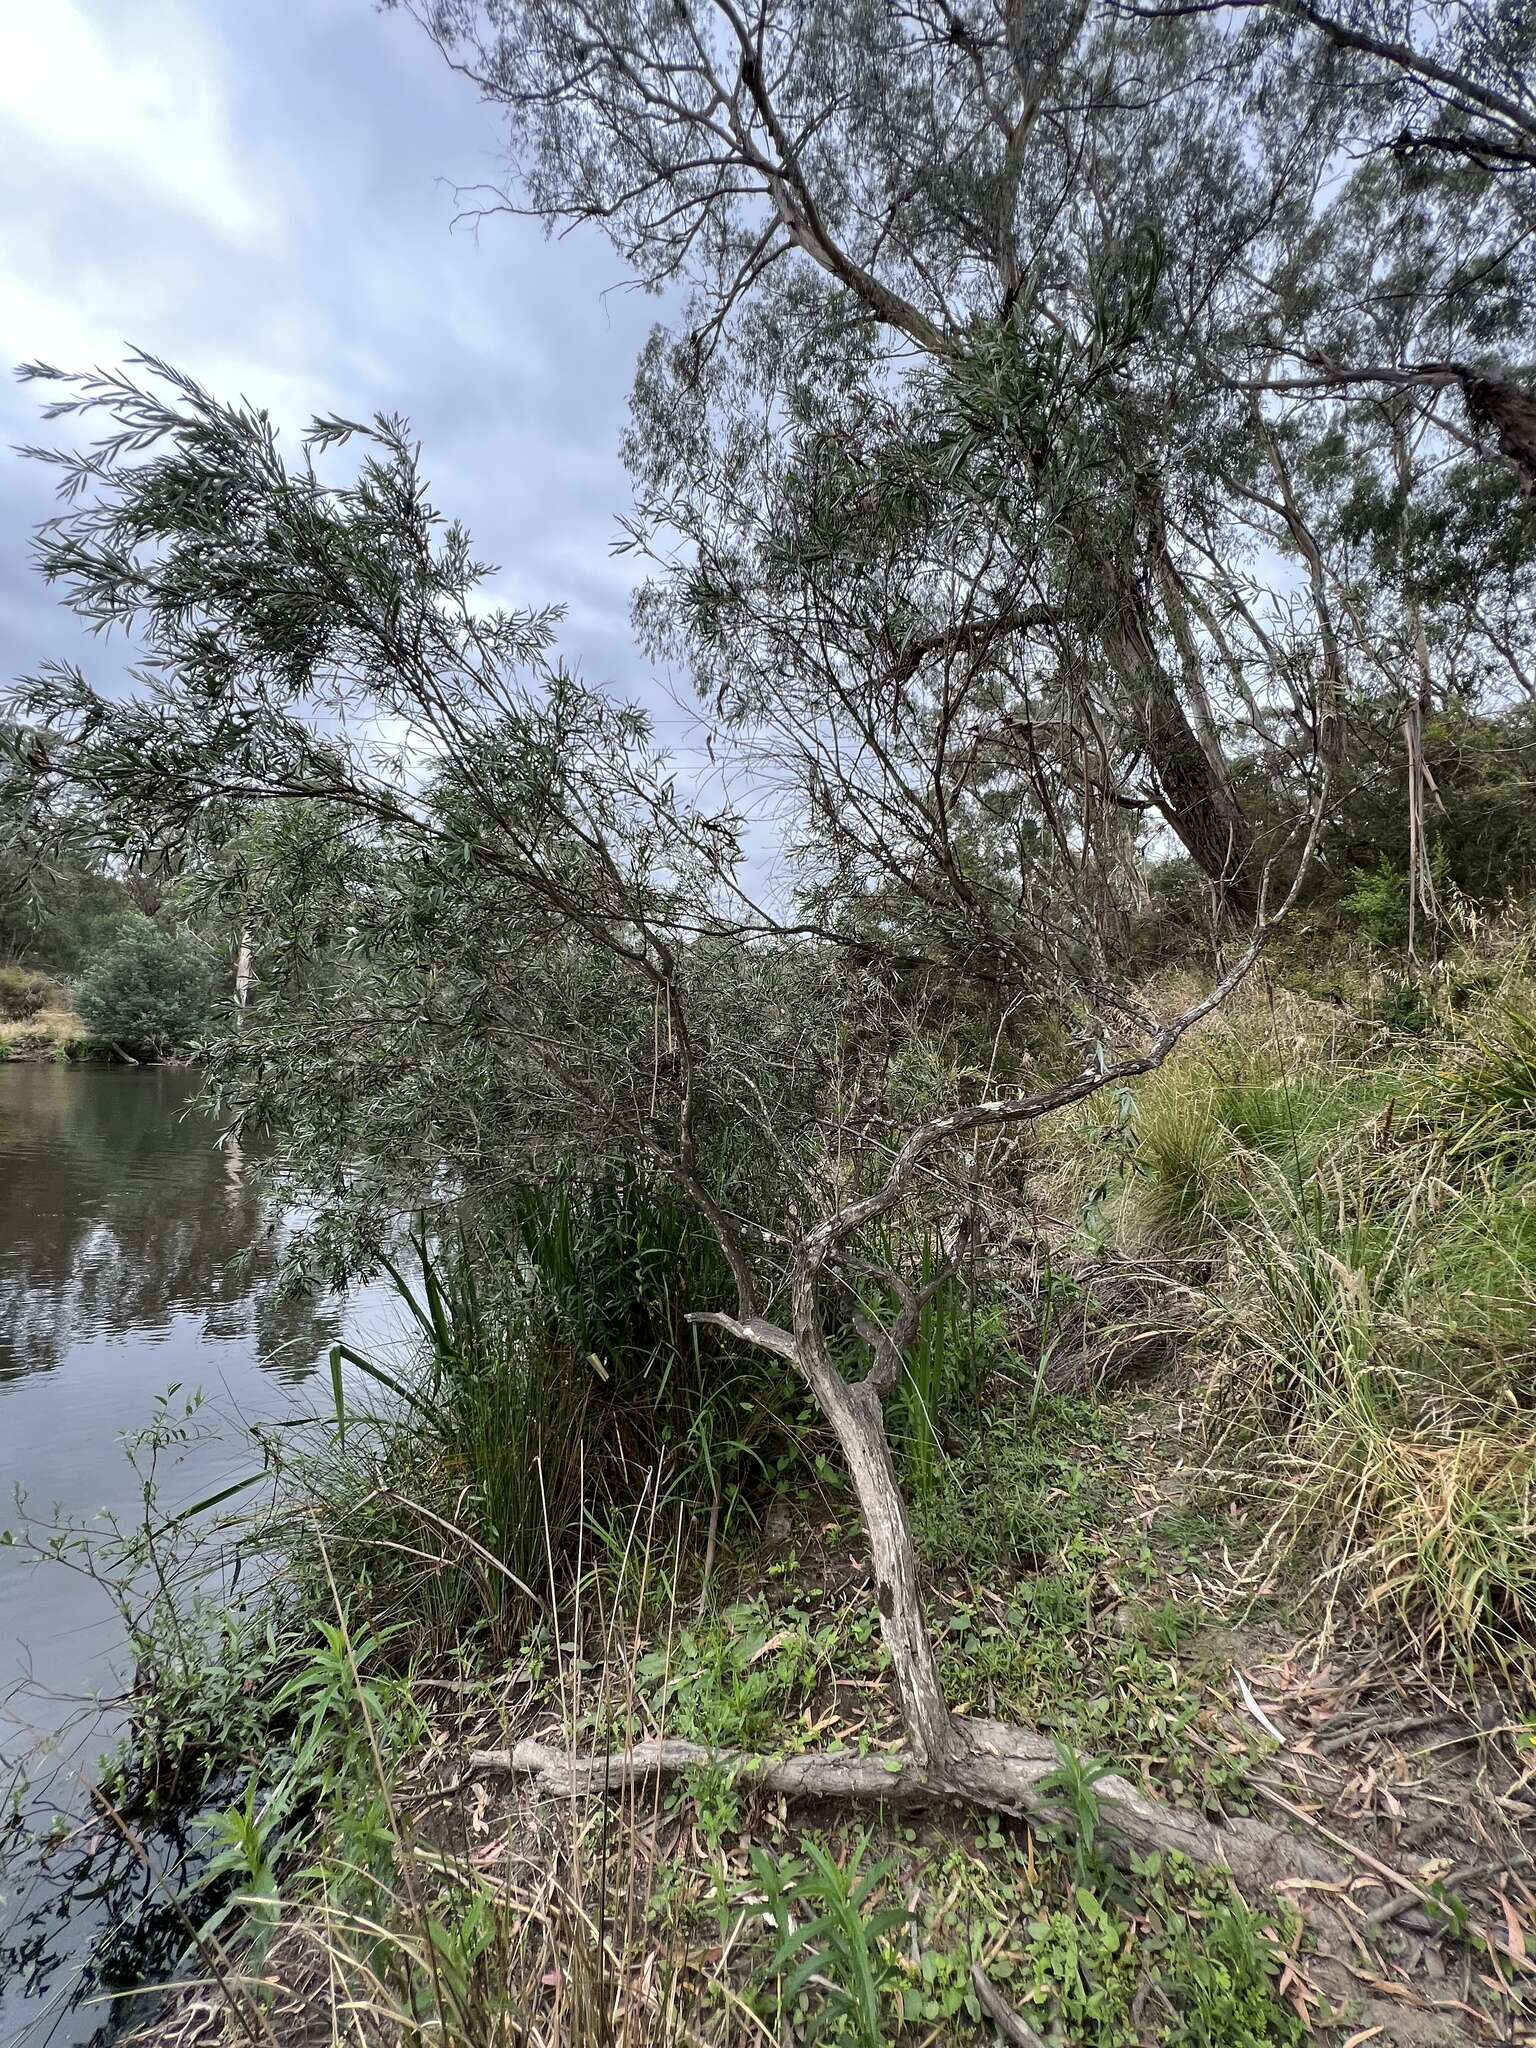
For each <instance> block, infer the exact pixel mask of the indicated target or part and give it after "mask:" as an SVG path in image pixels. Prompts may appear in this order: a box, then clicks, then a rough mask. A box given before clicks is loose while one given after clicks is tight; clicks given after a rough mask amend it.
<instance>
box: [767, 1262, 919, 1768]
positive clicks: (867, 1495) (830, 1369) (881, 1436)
mask: <svg viewBox="0 0 1536 2048" xmlns="http://www.w3.org/2000/svg"><path fill="white" fill-rule="evenodd" d="M794 1297H795V1341H796V1347H797V1351H798V1362H799V1365H800V1369H801V1371H802V1372H803V1373H804V1374H805V1377H806V1379H807V1380H808V1381H809V1383H810V1387H811V1391H812V1393H813V1394H814V1395H815V1396H816V1399H817V1401H818V1402H819V1403H820V1405H821V1409H822V1413H823V1414H824V1415H825V1416H826V1418H827V1420H828V1422H830V1423H831V1425H832V1431H833V1434H834V1435H835V1436H836V1438H837V1442H838V1448H839V1449H840V1450H841V1451H842V1454H843V1461H844V1463H845V1464H846V1465H847V1467H848V1476H849V1478H850V1479H851V1480H852V1481H853V1491H854V1496H855V1498H856V1499H857V1501H858V1503H859V1513H860V1515H861V1517H862V1518H863V1523H864V1532H865V1535H866V1536H867V1538H868V1540H869V1552H870V1560H871V1562H872V1564H873V1566H874V1573H875V1603H876V1605H877V1607H878V1608H879V1610H880V1634H881V1637H882V1639H883V1640H884V1643H885V1647H886V1649H887V1650H888V1651H889V1653H890V1659H891V1680H892V1683H893V1685H894V1686H895V1689H896V1702H897V1706H898V1707H899V1709H900V1712H901V1722H902V1727H903V1728H904V1729H905V1731H906V1735H907V1740H908V1741H909V1743H910V1744H911V1746H912V1751H913V1754H914V1756H915V1757H916V1758H917V1760H918V1762H919V1763H920V1764H922V1765H924V1766H931V1767H933V1768H940V1767H942V1766H943V1764H944V1762H945V1761H946V1759H947V1758H948V1756H949V1754H950V1751H951V1749H952V1748H953V1746H954V1718H953V1716H952V1715H951V1713H950V1711H949V1706H948V1703H947V1702H946V1700H945V1698H944V1688H943V1686H942V1684H941V1683H940V1681H939V1666H938V1660H937V1658H936V1657H935V1656H934V1653H933V1639H932V1637H931V1636H930V1635H929V1632H928V1625H927V1622H926V1620H925V1619H924V1615H923V1595H922V1588H921V1585H920V1583H919V1580H918V1571H917V1550H916V1546H915V1545H914V1544H913V1541H912V1524H911V1521H910V1519H909V1518H908V1515H907V1504H906V1501H905V1500H904V1499H903V1498H902V1492H901V1485H900V1482H899V1481H898V1479H897V1477H896V1464H895V1460H894V1459H893V1458H892V1456H891V1446H890V1439H889V1438H888V1437H887V1436H886V1433H885V1417H884V1415H883V1414H882V1412H881V1407H880V1396H879V1394H878V1392H877V1391H876V1389H875V1388H874V1387H873V1386H871V1385H870V1384H869V1383H868V1382H867V1381H866V1382H864V1383H862V1384H858V1385H851V1384H850V1383H849V1382H848V1381H847V1380H845V1379H844V1378H843V1376H842V1374H841V1373H840V1372H839V1371H838V1369H837V1366H836V1364H835V1362H834V1361H833V1359H832V1357H831V1355H830V1353H829V1351H828V1349H827V1344H826V1338H825V1336H824V1334H823V1332H822V1327H821V1317H820V1311H819V1307H818V1304H817V1301H816V1274H815V1268H814V1267H813V1266H812V1265H811V1263H810V1262H809V1261H808V1260H802V1262H801V1263H800V1265H799V1267H798V1269H797V1271H796V1274H795V1285H794Z"/></svg>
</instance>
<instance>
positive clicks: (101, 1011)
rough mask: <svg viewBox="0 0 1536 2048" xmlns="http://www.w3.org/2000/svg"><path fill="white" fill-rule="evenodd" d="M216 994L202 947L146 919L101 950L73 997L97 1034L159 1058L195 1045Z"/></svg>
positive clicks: (135, 1052)
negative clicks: (99, 956) (99, 955)
mask: <svg viewBox="0 0 1536 2048" xmlns="http://www.w3.org/2000/svg"><path fill="white" fill-rule="evenodd" d="M212 995H213V980H212V974H211V971H210V967H209V962H208V959H207V956H206V955H205V954H204V953H203V952H202V951H201V949H200V948H198V947H197V946H196V945H194V944H193V943H192V942H191V941H190V940H188V939H186V938H183V937H182V936H181V935H180V934H179V933H176V932H171V931H166V930H165V929H163V928H162V927H161V926H159V925H155V924H151V923H150V922H149V920H148V919H145V920H144V921H143V922H142V923H141V924H138V925H136V926H134V927H133V928H132V929H131V930H130V931H128V932H126V933H125V934H124V935H123V937H122V938H120V939H119V940H118V941H117V942H116V944H115V945H113V946H112V947H111V948H110V949H109V950H108V951H107V952H106V953H104V954H102V956H101V958H100V959H99V960H97V961H96V963H95V965H94V966H93V967H92V968H91V969H90V971H89V973H87V974H86V975H85V977H84V979H83V980H82V981H81V983H80V985H79V988H78V990H77V991H76V997H75V1000H76V1005H77V1007H78V1009H79V1011H80V1015H81V1017H82V1018H83V1019H84V1020H85V1025H86V1029H87V1030H88V1031H89V1032H90V1033H91V1035H92V1037H93V1038H97V1039H101V1040H103V1041H105V1042H106V1043H108V1044H110V1045H115V1046H118V1047H120V1048H121V1049H122V1051H124V1052H126V1053H129V1054H131V1055H132V1056H133V1058H135V1059H143V1060H160V1059H164V1058H166V1056H167V1055H168V1054H170V1053H173V1052H177V1051H180V1050H182V1049H184V1048H185V1047H186V1046H188V1045H190V1044H191V1042H192V1039H193V1038H194V1037H195V1035H196V1033H197V1031H198V1029H199V1028H200V1026H201V1025H202V1024H203V1022H204V1021H205V1019H206V1018H207V1015H208V1008H209V1004H210V1002H211V1000H212Z"/></svg>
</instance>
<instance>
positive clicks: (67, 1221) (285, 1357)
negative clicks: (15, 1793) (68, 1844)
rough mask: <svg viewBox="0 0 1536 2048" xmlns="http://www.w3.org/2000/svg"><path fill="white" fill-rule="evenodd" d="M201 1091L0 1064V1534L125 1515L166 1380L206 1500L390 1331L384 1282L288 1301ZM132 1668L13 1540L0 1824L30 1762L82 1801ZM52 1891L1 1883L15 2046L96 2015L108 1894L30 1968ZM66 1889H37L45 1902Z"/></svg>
mask: <svg viewBox="0 0 1536 2048" xmlns="http://www.w3.org/2000/svg"><path fill="white" fill-rule="evenodd" d="M196 1090H197V1082H196V1079H195V1077H194V1076H193V1075H190V1074H188V1073H186V1072H176V1071H169V1070H164V1069H153V1068H150V1069H144V1070H142V1071H134V1070H122V1069H108V1068H85V1069H79V1068H65V1067H53V1066H23V1065H19V1064H17V1065H9V1066H0V1527H10V1528H13V1529H14V1528H16V1527H18V1526H19V1524H20V1522H21V1521H23V1520H26V1519H28V1518H29V1517H30V1518H31V1520H32V1522H33V1524H34V1526H35V1525H36V1524H38V1523H41V1522H51V1521H52V1520H53V1519H54V1518H55V1516H56V1515H57V1516H58V1517H59V1518H60V1519H62V1520H64V1521H68V1522H72V1523H77V1524H78V1523H81V1522H88V1521H90V1520H92V1519H93V1518H99V1517H101V1516H102V1514H103V1512H104V1511H106V1512H115V1513H116V1514H118V1515H119V1516H122V1517H124V1518H126V1519H129V1520H131V1519H133V1518H134V1517H135V1515H136V1514H137V1513H138V1512H139V1511H140V1508H141V1496H140V1492H139V1481H138V1479H137V1478H136V1476H135V1473H134V1470H133V1467H132V1466H131V1464H130V1463H129V1460H128V1458H127V1456H126V1454H125V1450H124V1446H123V1438H124V1437H125V1435H129V1434H131V1433H132V1432H135V1431H138V1430H141V1429H143V1428H144V1427H145V1425H146V1424H147V1423H149V1422H150V1420H151V1419H152V1417H153V1414H154V1411H155V1403H156V1397H157V1396H158V1395H160V1394H162V1393H164V1392H165V1390H166V1389H167V1388H168V1387H170V1386H172V1385H176V1386H179V1388H180V1389H181V1394H180V1396H179V1397H178V1398H179V1400H182V1401H184V1399H185V1397H186V1395H187V1394H188V1393H190V1392H191V1391H192V1390H193V1389H201V1390H202V1391H203V1392H204V1393H205V1395H206V1396H207V1405H206V1407H205V1409H204V1411H203V1417H204V1419H207V1420H211V1421H213V1422H216V1423H218V1424H219V1425H220V1427H219V1428H218V1429H217V1430H216V1431H210V1432H207V1433H206V1434H205V1433H204V1432H201V1431H200V1432H199V1435H200V1439H201V1440H200V1441H198V1442H197V1443H196V1444H195V1445H194V1446H193V1447H192V1448H191V1450H190V1452H189V1453H188V1455H187V1456H186V1457H185V1459H184V1460H183V1461H182V1463H181V1464H180V1465H179V1466H177V1467H176V1468H175V1469H174V1470H172V1471H171V1472H170V1473H169V1474H168V1475H167V1483H166V1492H167V1496H168V1500H169V1502H170V1504H172V1505H174V1504H176V1502H177V1501H178V1500H180V1501H189V1500H193V1499H197V1498H199V1497H201V1496H203V1495H206V1494H207V1493H208V1492H210V1491H212V1490H213V1489H214V1488H216V1487H217V1485H218V1484H219V1482H220V1480H221V1479H225V1478H232V1477H235V1476H238V1475H240V1474H242V1473H244V1472H245V1471H248V1470H250V1469H251V1467H252V1464H253V1462H259V1461H253V1458H252V1453H251V1449H250V1446H249V1444H248V1443H247V1442H245V1441H244V1440H243V1432H242V1428H241V1423H242V1420H248V1421H256V1420H260V1421H270V1420H273V1419H276V1418H279V1417H286V1416H290V1415H294V1414H297V1413H302V1412H305V1411H308V1412H313V1411H314V1410H315V1409H316V1408H317V1407H319V1406H322V1405H324V1403H325V1402H326V1401H327V1400H328V1398H329V1385H328V1381H327V1380H326V1377H325V1374H324V1373H323V1372H321V1374H320V1378H319V1380H318V1381H317V1380H316V1379H315V1374H316V1371H317V1368H320V1367H322V1366H323V1363H324V1360H325V1357H326V1354H327V1352H328V1351H329V1348H330V1346H331V1345H332V1344H334V1343H335V1342H336V1341H337V1340H338V1338H340V1337H342V1336H343V1335H345V1336H346V1337H347V1339H348V1341H349V1342H351V1343H354V1344H357V1345H359V1347H360V1348H361V1347H363V1346H365V1345H370V1344H371V1345H373V1346H374V1347H375V1348H386V1349H387V1348H393V1346H394V1344H395V1343H396V1342H397V1341H398V1325H397V1324H396V1323H395V1321H394V1319H393V1317H392V1316H391V1314H390V1312H389V1309H388V1306H387V1304H386V1303H385V1302H384V1300H383V1299H382V1297H381V1296H379V1295H378V1294H377V1293H375V1292H372V1291H370V1290H362V1291H361V1292H360V1293H358V1294H356V1295H354V1296H353V1297H351V1298H350V1299H348V1300H345V1301H343V1300H341V1299H339V1298H337V1297H334V1296H333V1297H331V1298H330V1299H329V1300H324V1301H300V1302H295V1301H292V1300H288V1299H284V1298H283V1297H282V1295H281V1294H280V1292H279V1289H278V1286H277V1262H278V1257H279V1254H280V1252H281V1249H282V1245H283V1242H284V1237H285V1233H286V1231H287V1229H288V1227H289V1226H288V1223H287V1221H286V1219H285V1218H284V1217H283V1216H282V1214H281V1213H280V1212H276V1211H274V1210H273V1209H272V1207H271V1206H270V1204H269V1203H267V1202H265V1201H264V1200H263V1197H262V1196H261V1194H260V1193H259V1191H258V1190H257V1189H256V1187H255V1186H254V1185H253V1182H252V1176H251V1174H250V1172H249V1162H248V1161H247V1160H246V1159H245V1158H243V1157H242V1156H241V1154H240V1153H239V1152H238V1151H235V1150H230V1149H221V1148H220V1146H219V1143H218V1134H217V1131H216V1129H215V1128H214V1126H213V1124H212V1123H211V1122H210V1121H209V1119H208V1118H207V1117H206V1116H204V1115H202V1114H201V1113H200V1112H198V1111H197V1110H195V1109H194V1108H193V1107H192V1100H193V1097H194V1096H195V1094H196ZM18 1490H19V1491H20V1493H21V1494H22V1495H23V1497H24V1498H23V1510H24V1512H23V1513H22V1514H20V1515H19V1514H18V1510H17V1506H16V1497H17V1493H18ZM124 1661H125V1660H124V1655H123V1645H122V1643H121V1640H120V1637H119V1633H118V1630H117V1627H116V1624H115V1619H114V1616H113V1612H112V1609H111V1606H110V1604H109V1602H108V1601H107V1599H106V1597H105V1595H104V1594H103V1593H102V1592H101V1591H100V1589H99V1588H97V1587H95V1586H93V1585H92V1584H91V1583H90V1581H89V1580H88V1579H86V1578H83V1577H81V1576H79V1575H78V1574H76V1573H73V1572H70V1571H68V1570H65V1569H63V1568H62V1567H58V1566H53V1565H43V1566H41V1567H38V1566H34V1565H32V1564H30V1563H29V1562H28V1561H27V1559H26V1558H25V1557H24V1556H23V1555H22V1554H21V1553H20V1552H19V1551H17V1550H14V1549H11V1550H6V1549H0V1826H3V1823H4V1818H5V1802H6V1799H7V1797H8V1793H9V1790H10V1788H11V1786H12V1784H13V1782H15V1780H16V1778H17V1774H18V1773H20V1772H22V1771H23V1770H24V1771H25V1773H26V1775H27V1777H28V1779H29V1780H30V1782H31V1783H32V1785H33V1786H34V1788H37V1787H39V1786H41V1787H42V1788H43V1789H44V1792H45V1795H46V1797H47V1798H48V1800H49V1801H50V1802H51V1803H52V1804H54V1805H56V1806H57V1807H58V1808H59V1809H60V1810H62V1811H64V1812H66V1813H71V1812H78V1811H80V1810H81V1808H82V1805H83V1800H84V1785H85V1783H86V1781H87V1778H88V1772H89V1764H90V1761H91V1759H92V1758H94V1757H96V1756H98V1755H100V1754H101V1752H102V1751H103V1750H104V1749H106V1748H109V1747H110V1746H111V1742H112V1739H113V1736H114V1734H115V1731H116V1726H117V1721H116V1718H115V1714H114V1710H113V1708H112V1706H111V1704H110V1703H111V1700H112V1698H113V1696H114V1695H116V1694H117V1693H119V1692H120V1690H121V1687H122V1684H123V1682H124V1678H125V1676H126V1673H125V1672H124V1669H123V1664H124ZM93 1701H97V1702H101V1703H103V1704H101V1706H100V1707H99V1708H94V1709H90V1710H89V1711H84V1712H83V1711H82V1708H83V1707H88V1705H89V1703H91V1702H93ZM42 1896H43V1895H42V1894H41V1893H40V1891H39V1887H38V1886H37V1885H36V1884H33V1883H29V1882H28V1879H27V1877H26V1876H25V1875H23V1876H21V1877H17V1876H16V1874H15V1873H12V1874H11V1876H10V1878H9V1881H0V2044H3V2048H11V2044H12V2043H14V2042H16V2041H18V2040H25V2041H26V2042H27V2044H28V2048H41V2044H42V2043H44V2042H48V2043H50V2044H51V2048H69V2044H74V2043H78V2042H82V2041H85V2040H87V2039H89V2037H90V2036H91V2034H92V2033H93V2031H94V2030H95V2029H96V2027H97V2026H98V2025H99V2023H100V2021H101V2017H102V2015H101V2011H100V2009H99V2008H94V2009H93V2008H91V2007H81V2008H73V2009H72V2008H71V2007H70V2005H69V1993H70V1987H71V1984H72V1983H73V1982H75V1981H78V1979H79V1977H80V1974H81V1968H82V1964H83V1951H84V1950H85V1949H86V1948H87V1947H88V1945H89V1943H88V1939H87V1937H88V1936H89V1935H93V1934H94V1932H95V1931H96V1929H97V1928H98V1927H99V1924H100V1921H101V1918H102V1915H103V1912H104V1911H105V1910H106V1909H105V1908H104V1907H102V1906H100V1905H87V1904H86V1903H85V1902H83V1901H79V1900H77V1901H75V1902H74V1903H75V1906H76V1908H77V1910H76V1911H75V1913H74V1915H73V1917H72V1918H69V1919H68V1922H67V1927H66V1932H65V1936H64V1940H63V1947H64V1949H65V1951H66V1961H65V1964H64V1965H63V1966H62V1967H60V1968H56V1969H54V1970H52V1971H51V1972H47V1973H42V1974H43V1975H46V1978H47V1981H46V1982H43V1981H34V1982H30V1983H29V1981H28V1978H29V1974H33V1973H30V1972H29V1970H28V1968H27V1966H26V1962H27V1957H26V1953H25V1952H26V1951H27V1949H28V1946H29V1944H31V1945H35V1942H36V1933H37V1927H38V1924H39V1922H38V1911H39V1902H40V1897H42ZM69 1903H70V1902H68V1901H62V1900H57V1899H53V1898H43V1905H44V1908H45V1912H46V1917H47V1918H48V1919H49V1920H50V1922H52V1921H55V1920H57V1919H58V1918H59V1916H60V1911H61V1908H67V1907H68V1905H69Z"/></svg>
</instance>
